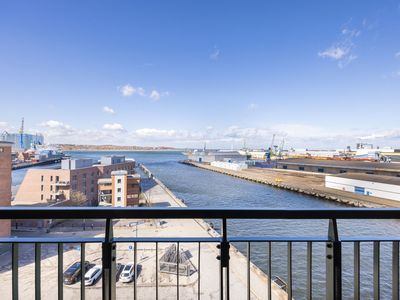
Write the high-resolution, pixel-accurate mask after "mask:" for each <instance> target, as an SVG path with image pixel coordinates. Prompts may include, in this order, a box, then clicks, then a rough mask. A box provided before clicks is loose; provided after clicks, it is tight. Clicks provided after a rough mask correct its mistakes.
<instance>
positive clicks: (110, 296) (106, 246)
mask: <svg viewBox="0 0 400 300" xmlns="http://www.w3.org/2000/svg"><path fill="white" fill-rule="evenodd" d="M112 239H113V225H112V220H111V219H107V220H106V232H105V237H104V242H103V244H102V253H103V256H102V259H103V276H102V278H103V300H114V299H115V298H116V285H115V281H116V273H115V269H116V265H115V260H116V245H115V243H113V242H112Z"/></svg>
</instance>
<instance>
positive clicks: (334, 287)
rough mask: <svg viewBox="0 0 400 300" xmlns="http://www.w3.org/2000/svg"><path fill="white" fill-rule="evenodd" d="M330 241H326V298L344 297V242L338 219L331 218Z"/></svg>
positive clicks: (329, 299)
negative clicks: (340, 238)
mask: <svg viewBox="0 0 400 300" xmlns="http://www.w3.org/2000/svg"><path fill="white" fill-rule="evenodd" d="M328 237H329V242H327V243H326V299H327V300H337V299H342V243H341V242H340V240H339V233H338V229H337V223H336V219H331V220H329V229H328Z"/></svg>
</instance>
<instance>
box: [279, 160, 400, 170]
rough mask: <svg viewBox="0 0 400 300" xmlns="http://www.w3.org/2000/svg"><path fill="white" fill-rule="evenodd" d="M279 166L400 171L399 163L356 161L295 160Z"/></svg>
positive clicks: (284, 162) (286, 161)
mask: <svg viewBox="0 0 400 300" xmlns="http://www.w3.org/2000/svg"><path fill="white" fill-rule="evenodd" d="M278 164H296V165H308V166H321V167H341V168H358V169H384V170H396V171H400V164H398V163H380V162H368V161H356V160H329V159H309V158H293V159H284V160H279V161H278Z"/></svg>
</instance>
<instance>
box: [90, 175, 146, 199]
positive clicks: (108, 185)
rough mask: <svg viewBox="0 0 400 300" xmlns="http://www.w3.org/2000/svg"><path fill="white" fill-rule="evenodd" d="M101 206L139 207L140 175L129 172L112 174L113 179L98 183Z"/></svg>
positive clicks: (104, 179)
mask: <svg viewBox="0 0 400 300" xmlns="http://www.w3.org/2000/svg"><path fill="white" fill-rule="evenodd" d="M98 189H99V205H102V206H113V207H126V206H135V205H139V196H140V175H139V174H128V172H127V171H114V172H111V178H102V179H99V181H98Z"/></svg>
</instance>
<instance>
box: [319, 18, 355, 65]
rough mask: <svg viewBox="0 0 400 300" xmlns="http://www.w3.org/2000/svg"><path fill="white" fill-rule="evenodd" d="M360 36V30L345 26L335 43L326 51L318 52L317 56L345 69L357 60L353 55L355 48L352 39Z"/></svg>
mask: <svg viewBox="0 0 400 300" xmlns="http://www.w3.org/2000/svg"><path fill="white" fill-rule="evenodd" d="M360 34H361V31H360V30H356V29H349V28H347V25H345V28H343V29H342V31H341V34H340V36H339V38H338V39H337V41H336V42H335V43H334V44H333V45H332V46H330V47H328V48H327V49H325V50H323V51H320V52H318V56H319V57H322V58H324V59H325V58H327V59H331V60H334V61H337V63H338V66H339V68H343V67H345V66H346V65H348V64H350V63H351V62H352V61H354V60H355V59H357V55H355V54H354V53H353V52H354V48H355V43H354V39H355V38H357V37H358V36H359V35H360Z"/></svg>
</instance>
